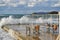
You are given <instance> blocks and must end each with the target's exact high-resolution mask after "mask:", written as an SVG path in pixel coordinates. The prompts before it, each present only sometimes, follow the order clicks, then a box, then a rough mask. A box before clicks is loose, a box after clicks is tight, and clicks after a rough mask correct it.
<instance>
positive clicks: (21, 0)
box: [0, 0, 60, 14]
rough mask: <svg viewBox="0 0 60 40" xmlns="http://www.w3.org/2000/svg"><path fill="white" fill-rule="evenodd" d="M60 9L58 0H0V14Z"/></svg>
mask: <svg viewBox="0 0 60 40" xmlns="http://www.w3.org/2000/svg"><path fill="white" fill-rule="evenodd" d="M41 11H60V0H0V14H30V13H33V12H41Z"/></svg>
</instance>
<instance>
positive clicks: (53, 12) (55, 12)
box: [32, 11, 58, 14]
mask: <svg viewBox="0 0 60 40" xmlns="http://www.w3.org/2000/svg"><path fill="white" fill-rule="evenodd" d="M32 14H58V12H57V11H52V12H35V13H32Z"/></svg>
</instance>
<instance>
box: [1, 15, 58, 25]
mask: <svg viewBox="0 0 60 40" xmlns="http://www.w3.org/2000/svg"><path fill="white" fill-rule="evenodd" d="M18 23H58V18H56V19H52V18H48V19H43V18H42V17H40V18H36V19H35V18H29V17H27V16H23V17H21V18H19V19H17V18H13V16H9V17H7V18H2V19H1V21H0V26H2V25H5V24H18Z"/></svg>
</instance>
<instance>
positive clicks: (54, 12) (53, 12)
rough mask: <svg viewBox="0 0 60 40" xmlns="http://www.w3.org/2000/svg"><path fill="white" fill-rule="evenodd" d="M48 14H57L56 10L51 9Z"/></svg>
mask: <svg viewBox="0 0 60 40" xmlns="http://www.w3.org/2000/svg"><path fill="white" fill-rule="evenodd" d="M49 14H58V12H57V11H52V12H49Z"/></svg>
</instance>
